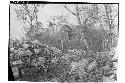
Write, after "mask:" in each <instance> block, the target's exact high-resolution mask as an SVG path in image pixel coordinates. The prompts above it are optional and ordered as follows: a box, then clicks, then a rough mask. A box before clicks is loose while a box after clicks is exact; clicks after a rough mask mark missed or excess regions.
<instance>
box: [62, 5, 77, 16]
mask: <svg viewBox="0 0 125 83" xmlns="http://www.w3.org/2000/svg"><path fill="white" fill-rule="evenodd" d="M64 7H65V8H66V9H67V11H69V12H70V13H72V14H73V15H75V16H76V13H74V12H72V11H71V10H69V8H68V7H67V6H66V5H64Z"/></svg>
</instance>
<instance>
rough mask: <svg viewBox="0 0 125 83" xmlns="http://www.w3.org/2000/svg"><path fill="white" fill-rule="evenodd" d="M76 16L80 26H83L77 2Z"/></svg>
mask: <svg viewBox="0 0 125 83" xmlns="http://www.w3.org/2000/svg"><path fill="white" fill-rule="evenodd" d="M76 17H77V21H78V24H79V27H80V28H82V24H81V20H80V17H79V8H78V5H77V4H76Z"/></svg>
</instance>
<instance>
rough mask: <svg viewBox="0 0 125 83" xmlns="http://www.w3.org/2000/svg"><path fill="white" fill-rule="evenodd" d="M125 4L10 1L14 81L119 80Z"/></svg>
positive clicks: (10, 65)
mask: <svg viewBox="0 0 125 83" xmlns="http://www.w3.org/2000/svg"><path fill="white" fill-rule="evenodd" d="M118 39H119V3H91V2H49V1H10V3H9V43H8V81H26V82H59V83H63V82H65V83H66V82H67V83H77V82H78V83H84V82H85V83H86V82H92V83H98V82H117V69H118V57H119V56H118V51H117V48H118Z"/></svg>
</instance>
